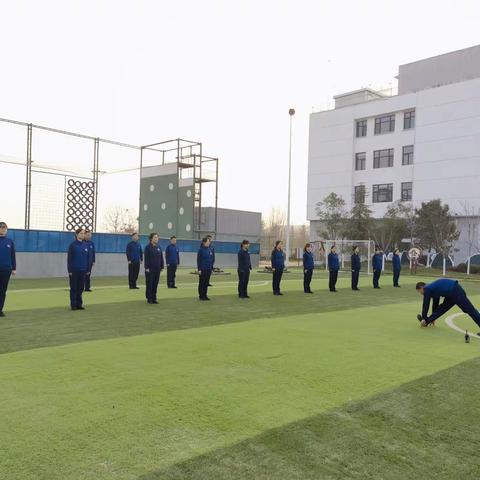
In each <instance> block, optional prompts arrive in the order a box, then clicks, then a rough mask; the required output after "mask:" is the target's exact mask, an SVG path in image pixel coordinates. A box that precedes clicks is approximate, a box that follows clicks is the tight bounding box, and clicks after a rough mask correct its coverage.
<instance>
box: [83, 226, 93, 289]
mask: <svg viewBox="0 0 480 480" xmlns="http://www.w3.org/2000/svg"><path fill="white" fill-rule="evenodd" d="M84 242H85V243H86V245H87V247H88V270H87V274H86V275H85V291H86V292H91V291H92V289H91V288H90V286H91V278H92V269H93V266H94V265H95V244H94V243H93V242H92V232H91V231H90V230H85V239H84Z"/></svg>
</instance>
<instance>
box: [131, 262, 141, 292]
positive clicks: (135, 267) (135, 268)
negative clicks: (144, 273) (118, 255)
mask: <svg viewBox="0 0 480 480" xmlns="http://www.w3.org/2000/svg"><path fill="white" fill-rule="evenodd" d="M139 273H140V262H130V263H129V264H128V286H129V287H130V288H136V286H137V280H138V274H139Z"/></svg>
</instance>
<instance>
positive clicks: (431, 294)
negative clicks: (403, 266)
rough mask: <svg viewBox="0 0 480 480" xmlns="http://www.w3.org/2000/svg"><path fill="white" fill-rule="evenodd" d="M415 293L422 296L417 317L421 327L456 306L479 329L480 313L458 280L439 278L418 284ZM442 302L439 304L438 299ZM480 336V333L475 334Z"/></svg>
mask: <svg viewBox="0 0 480 480" xmlns="http://www.w3.org/2000/svg"><path fill="white" fill-rule="evenodd" d="M416 289H417V292H418V293H419V294H420V295H423V305H422V313H421V315H419V320H420V321H421V325H422V327H427V326H428V325H430V324H431V323H432V322H435V320H436V319H437V318H439V317H441V316H442V315H443V314H444V313H446V312H448V311H449V310H450V309H451V308H452V307H453V306H455V305H457V306H458V307H459V308H460V310H462V312H464V313H466V314H467V315H470V317H471V319H472V320H473V321H474V322H475V323H476V324H477V325H478V326H479V327H480V313H479V312H478V310H477V309H476V308H475V307H474V306H473V304H472V302H471V301H470V300H469V299H468V297H467V294H466V293H465V290H464V289H463V288H462V287H461V285H460V284H459V283H458V280H452V279H450V278H439V279H438V280H435V281H433V282H432V283H429V284H428V285H427V284H426V283H424V282H418V283H417V285H416ZM441 297H443V302H442V303H440V298H441ZM430 302H432V314H431V315H430V316H429V315H428V311H429V309H430ZM477 335H479V336H480V333H477Z"/></svg>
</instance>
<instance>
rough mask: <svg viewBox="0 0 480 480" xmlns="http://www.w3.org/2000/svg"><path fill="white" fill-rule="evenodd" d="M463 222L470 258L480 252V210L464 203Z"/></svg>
mask: <svg viewBox="0 0 480 480" xmlns="http://www.w3.org/2000/svg"><path fill="white" fill-rule="evenodd" d="M461 205H462V213H463V215H462V217H463V218H462V220H463V221H464V223H465V226H466V227H467V228H466V239H465V243H466V244H467V245H468V256H469V257H471V256H472V255H473V254H475V253H478V252H480V234H479V229H480V208H475V207H474V206H472V205H470V204H469V203H468V202H467V201H464V202H462V204H461Z"/></svg>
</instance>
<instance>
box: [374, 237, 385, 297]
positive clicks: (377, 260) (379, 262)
mask: <svg viewBox="0 0 480 480" xmlns="http://www.w3.org/2000/svg"><path fill="white" fill-rule="evenodd" d="M372 267H373V288H380V285H379V284H378V282H379V280H380V275H381V274H382V269H383V252H382V249H381V248H380V247H379V246H376V247H375V254H374V255H373V257H372Z"/></svg>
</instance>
